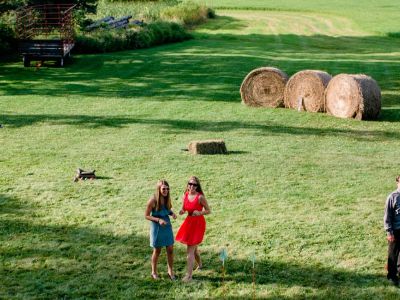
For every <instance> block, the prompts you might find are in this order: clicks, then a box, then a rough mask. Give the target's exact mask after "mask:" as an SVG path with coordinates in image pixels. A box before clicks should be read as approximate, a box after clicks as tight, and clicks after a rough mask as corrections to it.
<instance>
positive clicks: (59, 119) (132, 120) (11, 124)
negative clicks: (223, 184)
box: [0, 109, 400, 154]
mask: <svg viewBox="0 0 400 300" xmlns="http://www.w3.org/2000/svg"><path fill="white" fill-rule="evenodd" d="M398 118H399V115H398V110H397V109H393V111H390V109H388V110H384V111H383V113H382V120H385V121H393V122H394V121H395V120H398ZM0 121H1V122H2V123H3V124H4V126H6V127H7V128H9V129H12V128H20V127H25V126H33V125H36V124H40V123H47V124H50V125H70V126H78V127H81V128H100V127H115V128H119V127H125V126H129V125H133V124H142V125H155V126H158V127H159V128H160V129H161V130H163V131H164V132H165V133H169V134H186V133H189V132H229V131H234V130H248V131H251V133H252V134H256V135H273V134H275V135H309V136H313V135H316V136H324V135H326V136H337V137H343V138H350V139H352V140H358V141H369V142H376V141H380V140H384V139H385V140H387V139H392V140H397V139H400V132H398V131H390V130H355V129H341V128H331V127H327V128H322V127H295V126H287V125H281V124H276V123H274V122H271V121H265V122H263V123H258V122H252V121H248V122H245V121H192V120H180V119H170V118H168V119H152V118H138V117H126V116H120V117H119V116H112V117H107V116H94V115H52V114H45V115H43V114H37V115H15V114H3V115H2V119H0ZM181 150H182V151H184V150H185V149H181ZM232 154H244V153H242V152H240V153H238V152H236V153H232Z"/></svg>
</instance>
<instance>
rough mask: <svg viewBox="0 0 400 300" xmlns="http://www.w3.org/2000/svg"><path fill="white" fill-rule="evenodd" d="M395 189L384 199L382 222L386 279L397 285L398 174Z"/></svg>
mask: <svg viewBox="0 0 400 300" xmlns="http://www.w3.org/2000/svg"><path fill="white" fill-rule="evenodd" d="M396 183H397V190H395V191H394V192H392V193H391V194H390V195H389V196H388V197H387V199H386V205H385V215H384V217H383V223H384V227H385V230H386V234H387V240H388V261H387V270H388V274H387V279H389V280H390V281H391V282H392V283H393V284H394V285H396V286H398V285H399V277H398V272H399V268H400V265H399V264H398V260H399V253H400V175H399V176H397V177H396Z"/></svg>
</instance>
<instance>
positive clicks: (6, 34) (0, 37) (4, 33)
mask: <svg viewBox="0 0 400 300" xmlns="http://www.w3.org/2000/svg"><path fill="white" fill-rule="evenodd" d="M15 47H16V40H15V38H14V32H13V30H12V29H11V28H10V27H8V26H7V25H6V24H3V23H0V55H4V54H7V53H10V52H11V49H12V48H15Z"/></svg>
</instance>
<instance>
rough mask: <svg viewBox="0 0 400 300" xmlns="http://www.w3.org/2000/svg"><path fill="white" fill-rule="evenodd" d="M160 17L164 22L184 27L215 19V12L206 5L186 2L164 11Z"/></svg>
mask: <svg viewBox="0 0 400 300" xmlns="http://www.w3.org/2000/svg"><path fill="white" fill-rule="evenodd" d="M160 16H161V19H163V20H171V21H174V22H177V23H179V24H182V25H184V26H193V25H198V24H201V23H203V22H205V21H206V20H207V19H208V18H214V17H215V12H214V11H213V10H212V9H210V8H208V7H206V6H204V5H200V4H197V3H193V2H185V3H180V4H178V5H175V6H171V7H168V8H166V9H164V10H163V11H162V12H161V14H160Z"/></svg>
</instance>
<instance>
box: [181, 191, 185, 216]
mask: <svg viewBox="0 0 400 300" xmlns="http://www.w3.org/2000/svg"><path fill="white" fill-rule="evenodd" d="M185 211H186V210H185V195H183V196H182V208H181V210H180V211H179V214H180V215H183V214H184V213H185Z"/></svg>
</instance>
